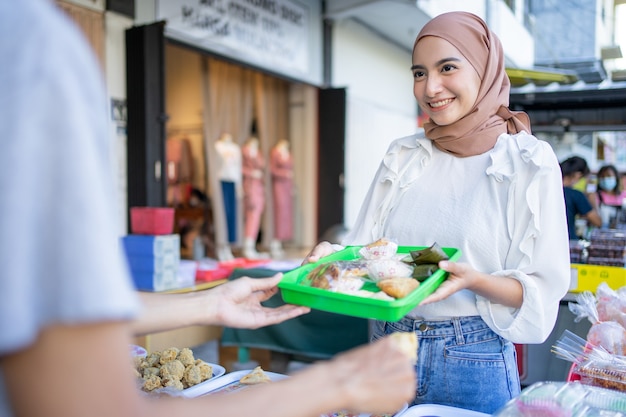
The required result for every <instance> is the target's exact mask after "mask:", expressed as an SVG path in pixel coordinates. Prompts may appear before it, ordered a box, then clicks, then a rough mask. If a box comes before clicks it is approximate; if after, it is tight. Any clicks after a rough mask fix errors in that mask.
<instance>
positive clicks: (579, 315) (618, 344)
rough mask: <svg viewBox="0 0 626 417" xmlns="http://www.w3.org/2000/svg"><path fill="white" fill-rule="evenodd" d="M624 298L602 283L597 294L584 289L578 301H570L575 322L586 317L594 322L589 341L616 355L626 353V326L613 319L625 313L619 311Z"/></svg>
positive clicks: (588, 335) (588, 336) (588, 334)
mask: <svg viewBox="0 0 626 417" xmlns="http://www.w3.org/2000/svg"><path fill="white" fill-rule="evenodd" d="M622 298H623V297H620V295H619V294H618V292H616V291H613V290H612V289H611V288H609V286H608V285H606V283H602V284H600V285H599V286H598V291H597V296H594V295H593V294H592V293H591V292H589V291H584V292H582V293H580V294H579V295H578V296H577V298H576V301H577V302H576V303H572V302H570V303H569V309H570V311H571V312H572V313H574V314H575V315H576V318H575V319H574V321H575V322H579V321H580V320H582V319H583V318H585V317H586V318H587V319H589V321H590V322H591V323H592V324H591V328H590V329H589V332H588V333H587V341H588V342H589V343H590V344H591V345H592V346H597V347H602V348H603V349H604V350H606V351H607V352H609V353H611V354H616V355H624V354H626V328H624V326H623V325H622V324H621V323H620V322H619V321H617V320H611V318H615V317H618V316H619V315H620V314H621V315H623V314H624V313H622V312H620V311H619V310H620V307H619V305H620V304H621V303H622V302H623V301H622Z"/></svg>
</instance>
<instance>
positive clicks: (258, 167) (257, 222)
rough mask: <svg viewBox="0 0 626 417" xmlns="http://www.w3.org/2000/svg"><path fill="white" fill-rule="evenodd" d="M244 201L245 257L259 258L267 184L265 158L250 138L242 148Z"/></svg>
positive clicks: (256, 143)
mask: <svg viewBox="0 0 626 417" xmlns="http://www.w3.org/2000/svg"><path fill="white" fill-rule="evenodd" d="M242 156H243V201H244V213H245V222H244V256H245V257H246V258H251V259H254V258H259V257H261V256H262V255H261V254H259V253H258V252H257V251H256V241H257V238H258V235H259V229H260V227H261V215H262V214H263V209H264V208H265V184H264V182H263V181H264V179H263V169H264V168H265V158H264V157H263V154H262V153H261V151H260V150H259V140H258V139H257V138H254V137H253V138H250V139H249V140H248V141H247V142H246V144H245V145H244V146H243V148H242Z"/></svg>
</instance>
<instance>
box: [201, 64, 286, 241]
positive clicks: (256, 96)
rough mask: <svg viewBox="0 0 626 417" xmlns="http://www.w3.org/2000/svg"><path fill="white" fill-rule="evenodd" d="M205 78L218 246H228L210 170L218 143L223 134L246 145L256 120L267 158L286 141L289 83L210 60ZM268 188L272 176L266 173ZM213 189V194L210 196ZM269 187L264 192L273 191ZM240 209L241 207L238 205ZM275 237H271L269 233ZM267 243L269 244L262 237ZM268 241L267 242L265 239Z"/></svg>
mask: <svg viewBox="0 0 626 417" xmlns="http://www.w3.org/2000/svg"><path fill="white" fill-rule="evenodd" d="M202 67H203V68H202V77H203V101H204V111H203V119H204V121H203V123H204V142H205V151H206V158H205V159H206V161H207V169H206V173H207V188H208V190H207V192H208V194H210V195H211V201H212V203H213V215H214V221H215V240H216V244H217V245H220V244H221V245H226V244H228V236H227V230H226V215H225V213H224V206H223V200H222V196H221V193H220V192H215V191H219V190H220V188H219V181H218V179H217V177H216V173H215V171H214V169H212V167H215V166H216V161H217V155H216V154H215V142H216V141H217V139H218V138H219V137H220V135H221V134H222V133H224V132H228V133H230V134H231V135H232V137H233V139H234V140H235V141H236V142H237V143H238V144H239V145H240V146H243V144H244V142H245V141H246V140H247V139H248V138H249V137H250V134H251V127H252V122H253V120H256V126H257V136H258V138H259V143H260V148H261V152H263V155H264V156H265V157H266V160H268V159H269V150H270V148H271V146H273V144H274V143H275V142H276V141H278V140H279V139H288V138H287V132H289V125H288V119H289V117H288V115H289V112H288V92H289V83H288V82H286V81H283V80H280V79H277V78H275V77H271V76H269V75H266V74H262V73H260V72H258V71H254V70H252V69H248V68H243V67H241V66H238V65H234V64H230V63H227V62H224V61H220V60H218V59H215V58H212V57H205V58H203V60H202ZM265 178H266V183H267V184H269V181H270V177H269V174H268V173H267V172H266V177H265ZM211 190H213V192H211ZM268 190H271V187H266V192H269V191H268ZM266 202H268V203H266V204H268V205H267V206H266V210H265V212H264V213H265V215H264V221H263V225H264V230H265V231H268V232H269V231H271V230H273V227H272V223H271V222H272V220H271V218H272V216H268V215H266V214H267V213H268V212H269V213H271V209H272V208H271V198H270V196H269V195H267V196H266ZM238 208H241V204H238ZM238 212H239V213H238V216H237V217H238V227H237V230H238V232H239V233H238V234H239V239H238V242H241V238H242V232H243V227H242V226H243V212H242V210H241V209H239V210H238ZM269 233H270V234H271V232H269ZM264 236H265V238H266V239H267V242H269V239H271V236H268V233H264ZM264 240H265V239H264Z"/></svg>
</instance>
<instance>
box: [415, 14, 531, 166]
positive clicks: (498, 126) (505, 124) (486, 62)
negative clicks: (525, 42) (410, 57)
mask: <svg viewBox="0 0 626 417" xmlns="http://www.w3.org/2000/svg"><path fill="white" fill-rule="evenodd" d="M425 36H437V37H439V38H442V39H444V40H446V41H448V42H450V43H451V44H452V45H454V47H456V48H457V49H458V50H459V51H461V53H462V54H463V56H464V57H465V58H466V59H467V60H468V61H469V63H470V64H471V65H472V66H473V67H474V69H475V70H476V72H477V73H478V75H479V77H480V79H481V80H482V83H481V85H480V89H479V90H478V98H477V99H476V103H475V104H474V107H473V108H472V110H471V111H470V112H469V113H468V114H467V115H466V116H464V117H463V118H461V119H460V120H458V121H456V122H454V123H453V124H450V125H447V126H439V125H437V124H436V123H434V122H433V121H431V120H429V121H427V122H426V123H424V130H425V133H426V137H427V138H429V139H430V140H432V141H433V143H434V145H435V146H436V147H437V148H439V149H440V150H442V151H444V152H448V153H451V154H454V155H457V156H461V157H465V156H472V155H480V154H482V153H485V152H487V151H488V150H489V149H491V148H493V147H494V146H495V144H496V140H497V139H498V136H500V135H501V134H502V133H505V132H508V133H518V132H520V131H522V130H524V131H526V132H528V133H530V119H529V117H528V115H527V114H526V113H524V112H512V111H510V110H509V109H508V106H509V90H510V86H511V82H510V81H509V77H508V75H507V74H506V72H505V70H504V52H503V51H502V45H501V43H500V40H499V39H498V37H497V36H496V35H495V34H494V33H493V32H491V30H489V28H488V27H487V24H486V23H485V22H484V21H483V20H482V19H481V18H479V17H478V16H476V15H474V14H471V13H467V12H450V13H444V14H441V15H439V16H436V17H434V18H433V19H432V20H430V21H429V22H428V23H426V25H425V26H424V27H423V28H422V30H421V31H420V33H419V34H418V35H417V38H416V39H415V44H414V46H413V50H414V51H415V47H416V46H417V43H418V42H419V41H420V39H422V38H423V37H425Z"/></svg>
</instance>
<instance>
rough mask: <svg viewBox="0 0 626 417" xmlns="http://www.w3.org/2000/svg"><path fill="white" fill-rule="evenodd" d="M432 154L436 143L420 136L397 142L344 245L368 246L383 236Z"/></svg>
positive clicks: (420, 134)
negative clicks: (395, 209) (391, 215)
mask: <svg viewBox="0 0 626 417" xmlns="http://www.w3.org/2000/svg"><path fill="white" fill-rule="evenodd" d="M431 155H432V143H431V141H430V140H428V139H426V138H425V137H424V136H423V133H417V134H414V135H411V136H406V137H403V138H400V139H396V140H395V141H393V142H392V143H391V144H390V145H389V148H388V150H387V153H386V154H385V156H384V157H383V160H382V161H381V163H380V166H379V167H378V171H377V172H376V175H375V177H374V180H373V181H372V184H371V185H370V188H369V191H368V192H367V195H366V197H365V200H364V202H363V204H362V205H361V210H360V212H359V215H358V217H357V220H356V223H355V224H356V225H358V227H354V228H352V229H351V230H350V232H348V234H347V235H346V236H345V238H344V239H343V241H342V244H343V245H364V244H368V243H370V242H373V241H375V240H377V239H379V238H381V237H383V233H384V228H385V222H386V220H387V217H388V215H389V212H390V210H391V208H392V207H393V206H394V203H395V202H396V201H398V199H399V198H400V196H401V195H402V194H403V193H404V192H405V191H406V189H407V188H408V187H409V186H410V185H411V184H412V183H413V181H415V179H417V178H418V177H419V175H420V173H421V172H422V170H423V168H424V166H426V164H428V161H429V160H430V158H431Z"/></svg>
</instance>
